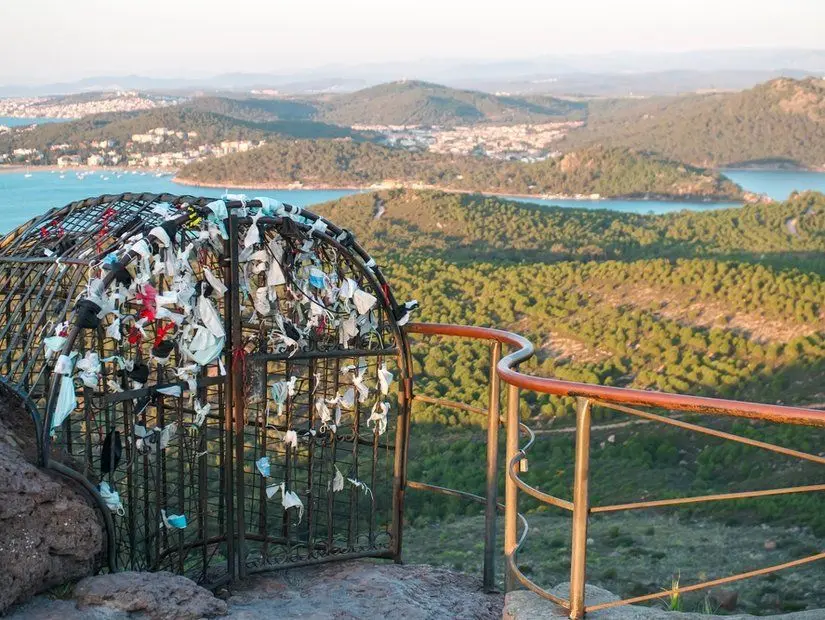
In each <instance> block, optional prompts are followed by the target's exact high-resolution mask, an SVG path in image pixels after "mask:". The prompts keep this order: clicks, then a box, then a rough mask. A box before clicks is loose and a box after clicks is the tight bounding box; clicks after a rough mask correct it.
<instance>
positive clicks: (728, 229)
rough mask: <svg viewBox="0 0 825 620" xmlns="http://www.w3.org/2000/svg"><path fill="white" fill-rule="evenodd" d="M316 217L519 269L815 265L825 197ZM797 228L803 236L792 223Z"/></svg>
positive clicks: (356, 211)
mask: <svg viewBox="0 0 825 620" xmlns="http://www.w3.org/2000/svg"><path fill="white" fill-rule="evenodd" d="M313 210H315V211H317V212H318V213H321V214H322V215H324V216H326V217H328V218H329V219H330V220H331V221H333V222H346V228H347V229H349V230H351V231H352V232H353V233H354V234H355V235H356V237H357V238H358V239H359V241H360V242H361V243H362V244H363V245H364V247H367V248H369V249H370V251H372V252H378V253H386V254H388V255H391V256H392V258H390V259H388V261H389V262H393V261H396V260H398V259H399V257H402V256H403V257H408V256H410V255H415V256H436V257H439V258H445V259H449V260H451V261H461V262H466V261H493V262H497V263H512V262H518V261H524V260H533V261H541V262H549V261H557V260H571V259H605V258H607V259H625V260H628V259H638V258H665V257H667V258H677V257H704V256H716V257H719V256H740V257H741V256H743V255H752V253H753V252H758V253H759V255H760V256H763V258H764V257H768V256H771V255H774V256H777V257H784V260H790V258H791V257H794V256H796V257H799V260H804V261H806V262H809V263H810V264H813V262H816V263H817V264H820V263H823V261H822V260H815V259H816V257H818V256H820V255H821V254H822V252H823V251H825V196H823V195H822V194H819V193H815V192H809V193H806V194H800V195H797V196H795V197H794V198H792V199H790V200H788V201H786V202H783V203H768V204H764V203H762V204H753V205H745V206H743V207H741V208H737V209H723V210H715V211H705V212H695V211H682V212H679V213H670V214H665V215H639V214H633V213H618V212H616V211H608V210H591V209H570V208H566V207H544V206H538V205H530V204H525V203H521V202H514V201H511V200H505V199H502V198H497V197H494V196H482V195H478V194H475V195H472V194H455V193H445V192H439V191H416V190H386V191H380V192H371V193H365V194H355V195H352V196H348V197H346V198H342V199H341V200H337V201H335V202H330V203H326V204H324V205H319V206H318V207H315V208H314V209H313ZM791 220H795V221H796V231H795V232H796V234H790V232H789V231H788V227H787V222H789V221H791Z"/></svg>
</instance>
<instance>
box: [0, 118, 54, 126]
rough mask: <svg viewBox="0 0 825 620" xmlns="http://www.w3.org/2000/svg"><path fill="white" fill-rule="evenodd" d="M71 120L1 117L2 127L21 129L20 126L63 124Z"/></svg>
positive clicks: (0, 123)
mask: <svg viewBox="0 0 825 620" xmlns="http://www.w3.org/2000/svg"><path fill="white" fill-rule="evenodd" d="M67 120H69V119H65V118H15V117H13V116H0V125H5V126H6V127H19V126H20V125H40V124H42V123H63V122H65V121H67Z"/></svg>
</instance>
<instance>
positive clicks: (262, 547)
mask: <svg viewBox="0 0 825 620" xmlns="http://www.w3.org/2000/svg"><path fill="white" fill-rule="evenodd" d="M0 282H2V288H1V289H0V291H2V298H0V317H2V320H3V324H2V327H0V341H2V343H3V345H4V346H5V351H4V353H3V354H2V356H1V357H0V368H2V370H3V375H4V376H3V379H4V383H5V385H7V386H8V387H10V388H11V389H12V390H13V391H15V392H16V393H17V394H19V395H21V396H23V397H24V398H25V402H26V403H27V405H28V407H29V409H30V411H31V412H32V414H33V415H34V416H35V419H36V420H37V422H38V423H39V426H40V428H41V431H40V448H41V450H40V458H41V463H42V464H43V465H44V466H48V467H52V468H53V469H57V470H59V471H61V472H62V473H64V474H66V475H70V476H72V477H74V478H76V479H78V480H79V481H81V482H83V483H84V484H85V485H86V486H87V488H89V489H90V491H91V492H92V493H93V496H94V497H95V499H96V500H97V502H98V504H99V505H100V506H101V507H102V508H104V510H103V511H102V513H103V514H104V516H105V520H106V522H107V524H108V529H109V530H110V536H109V561H110V564H111V565H112V568H120V569H133V570H170V571H173V572H176V573H180V574H185V575H187V576H190V577H192V578H193V579H195V580H197V581H199V582H202V583H208V584H215V583H218V582H220V581H222V580H226V579H233V578H238V577H241V578H242V577H243V576H245V575H246V574H247V573H248V572H252V571H259V570H268V569H272V568H282V567H289V566H295V565H302V564H311V563H317V562H324V561H330V560H335V559H347V558H353V557H364V556H371V557H387V558H395V559H398V558H399V557H400V550H401V537H400V527H401V514H402V510H403V487H404V476H405V473H404V470H405V462H406V457H405V451H406V438H407V426H408V402H409V398H408V397H409V389H410V382H409V377H410V372H409V357H408V347H407V344H406V340H405V337H404V335H403V333H402V331H401V330H400V328H399V324H403V323H404V322H405V321H406V319H407V314H408V312H409V310H410V308H411V306H410V305H409V304H407V305H398V304H397V303H396V302H395V300H394V298H393V295H392V292H391V291H390V289H389V287H388V286H387V283H386V281H385V280H384V277H383V275H382V274H381V271H380V269H379V268H378V267H377V266H376V265H375V262H374V261H373V260H372V259H371V258H370V257H369V256H368V255H367V254H366V253H365V252H364V251H363V249H361V248H360V247H359V246H358V244H357V243H355V241H354V239H353V238H352V236H351V235H350V234H349V233H347V232H346V231H345V230H342V229H340V228H337V227H335V226H334V225H332V224H331V223H329V222H326V221H325V220H323V219H322V218H319V217H317V216H315V215H314V214H312V213H309V212H306V211H301V210H300V209H297V208H294V207H290V206H289V205H282V204H280V203H277V202H276V201H269V200H267V199H256V200H252V201H246V200H212V199H207V198H194V197H178V196H170V195H160V196H158V195H147V194H124V195H119V196H102V197H100V198H96V199H88V200H84V201H80V202H77V203H72V204H70V205H68V206H67V207H64V208H62V209H59V210H55V211H53V212H50V213H49V214H46V215H45V216H43V217H40V218H36V219H35V220H32V221H31V222H29V223H27V224H25V225H23V226H21V227H20V228H19V229H17V230H16V231H14V232H13V233H11V234H10V235H8V236H6V237H4V238H3V239H2V240H0Z"/></svg>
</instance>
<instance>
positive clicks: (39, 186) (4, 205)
mask: <svg viewBox="0 0 825 620" xmlns="http://www.w3.org/2000/svg"><path fill="white" fill-rule="evenodd" d="M30 174H31V176H30V177H26V176H25V173H24V172H6V173H0V233H6V232H8V231H9V230H11V229H13V228H14V227H15V226H19V225H20V224H22V223H24V222H26V221H28V220H30V219H31V218H32V217H34V216H35V215H39V214H40V213H43V212H44V211H48V210H49V209H51V208H52V207H60V206H63V205H65V204H68V203H70V202H72V201H74V200H80V199H82V198H88V197H89V196H100V195H101V194H122V193H124V192H151V193H153V194H161V193H171V194H188V195H194V196H214V197H216V198H220V196H221V195H223V193H224V191H223V190H220V189H215V188H212V187H209V188H207V187H193V186H189V185H180V184H178V183H173V182H172V179H171V177H170V176H169V175H164V176H160V177H157V176H155V175H154V174H151V173H148V172H147V173H146V174H145V175H143V176H141V175H140V174H131V173H128V174H124V173H119V174H118V173H115V172H114V171H112V170H104V171H96V172H92V173H90V174H88V175H87V176H84V178H82V179H79V178H78V177H77V171H76V170H71V171H66V172H65V173H63V172H61V171H55V172H50V171H47V170H37V169H36V168H32V169H31V172H30ZM61 175H62V177H63V178H61ZM229 192H230V193H233V194H246V195H247V196H249V197H250V198H251V197H254V196H267V197H269V198H277V199H278V200H280V201H282V202H287V203H289V204H293V205H296V206H299V207H305V206H308V205H314V204H318V203H321V202H327V201H329V200H335V199H337V198H341V197H343V196H348V195H350V194H354V193H355V192H354V191H351V190H262V189H250V190H241V189H232V190H229Z"/></svg>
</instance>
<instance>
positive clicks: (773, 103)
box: [561, 78, 825, 168]
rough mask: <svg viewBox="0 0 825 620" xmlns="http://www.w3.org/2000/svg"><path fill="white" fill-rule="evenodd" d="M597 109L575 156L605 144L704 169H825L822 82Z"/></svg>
mask: <svg viewBox="0 0 825 620" xmlns="http://www.w3.org/2000/svg"><path fill="white" fill-rule="evenodd" d="M631 103H632V105H628V104H625V105H617V106H614V108H613V109H612V110H611V109H610V106H606V105H604V104H601V103H600V104H595V105H594V106H593V110H592V112H591V114H590V115H589V116H588V121H587V124H586V126H585V127H584V128H581V129H578V130H574V131H572V132H571V133H570V134H568V136H567V138H566V139H565V140H564V141H563V142H562V143H561V145H562V146H563V148H567V149H570V150H573V149H579V148H582V147H584V146H593V145H597V144H608V145H611V146H625V147H630V148H636V149H643V150H649V151H653V152H655V153H658V154H660V155H662V156H664V157H668V158H671V159H674V160H677V161H684V162H690V163H693V164H695V165H699V166H736V165H742V164H753V163H764V164H789V165H800V166H806V167H813V168H822V167H825V81H823V80H822V79H821V78H807V79H804V80H793V79H785V78H783V79H777V80H772V81H770V82H767V83H765V84H760V85H759V86H756V87H754V88H751V89H749V90H745V91H742V92H737V93H724V94H712V95H692V96H687V97H677V98H662V99H656V100H653V101H650V102H648V103H645V102H642V103H638V102H636V103H633V102H631Z"/></svg>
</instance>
